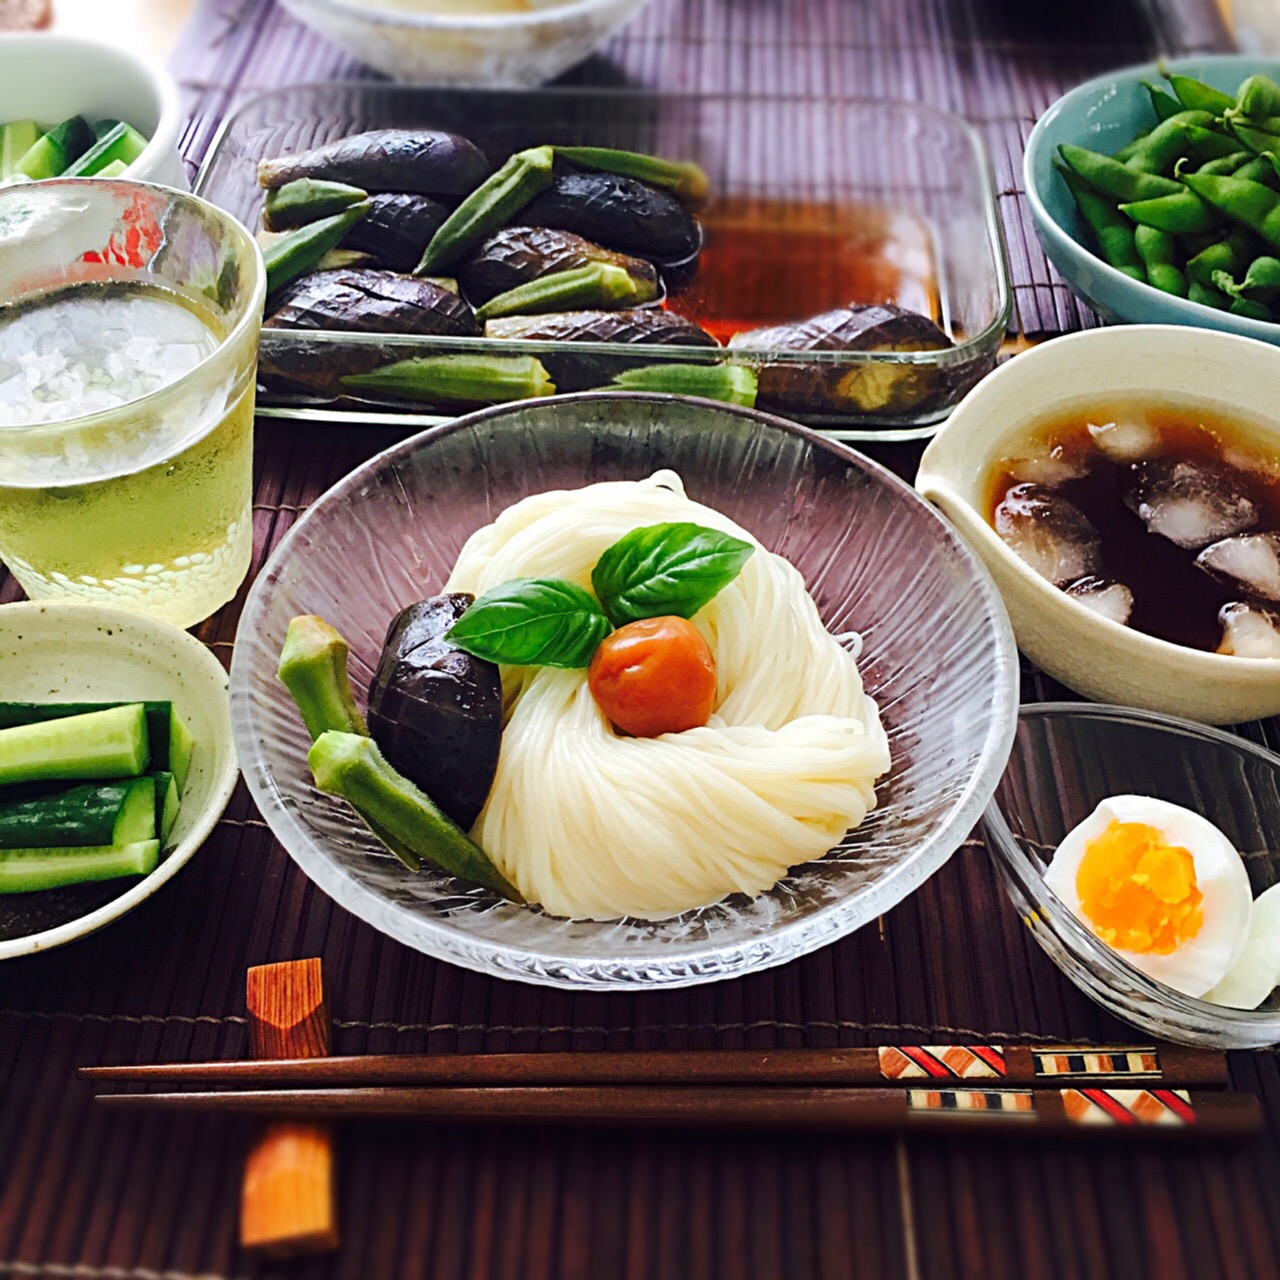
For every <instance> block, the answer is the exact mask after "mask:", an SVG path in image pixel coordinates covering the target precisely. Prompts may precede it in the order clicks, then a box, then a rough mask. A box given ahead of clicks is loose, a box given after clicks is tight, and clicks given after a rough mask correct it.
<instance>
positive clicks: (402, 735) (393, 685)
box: [369, 592, 502, 831]
mask: <svg viewBox="0 0 1280 1280" xmlns="http://www.w3.org/2000/svg"><path fill="white" fill-rule="evenodd" d="M474 598H475V597H474V596H470V595H468V594H466V593H465V592H455V593H454V594H452V595H441V596H432V597H431V598H430V599H429V600H422V601H419V602H418V603H417V604H411V605H410V606H409V607H408V608H407V609H402V610H401V611H400V612H399V613H398V614H397V615H396V616H395V618H393V619H392V622H391V626H390V627H389V628H388V630H387V640H386V644H385V645H384V646H383V649H382V658H381V660H380V661H379V663H378V671H377V674H376V675H375V676H374V678H373V684H372V685H371V686H370V688H369V732H370V734H371V735H372V737H373V740H374V741H375V742H376V743H377V744H378V747H379V749H380V750H381V751H382V754H383V755H384V756H385V757H386V758H387V760H388V762H389V763H390V764H391V766H392V768H394V769H395V770H397V771H398V772H399V773H401V774H403V775H404V776H405V777H406V778H408V779H409V781H410V782H413V783H414V784H415V785H417V786H418V787H420V788H421V789H422V790H423V791H425V792H426V793H427V795H429V796H430V797H431V799H432V800H433V801H435V804H436V806H437V808H439V809H441V810H443V811H444V812H445V813H446V814H448V816H449V817H450V818H452V819H453V820H454V822H456V823H457V824H458V825H459V826H460V827H461V828H462V829H463V830H464V831H469V830H470V829H471V828H472V827H473V826H474V825H475V821H476V818H478V817H479V816H480V810H481V809H483V808H484V802H485V800H486V799H487V798H488V796H489V788H490V787H492V786H493V778H494V774H495V773H496V772H497V769H498V749H499V747H500V746H501V744H502V678H501V676H500V675H499V673H498V668H497V666H496V665H495V664H494V663H492V662H486V661H485V660H484V659H483V658H475V657H472V655H471V654H469V653H463V651H462V650H461V649H455V648H454V646H453V645H451V644H450V643H449V642H448V640H446V639H445V636H446V634H447V633H448V631H449V629H450V628H451V627H452V626H453V624H454V623H455V622H457V620H458V619H459V618H460V617H462V615H463V613H465V612H466V610H467V607H468V606H469V605H470V604H471V603H472V601H473V600H474Z"/></svg>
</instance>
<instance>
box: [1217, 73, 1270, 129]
mask: <svg viewBox="0 0 1280 1280" xmlns="http://www.w3.org/2000/svg"><path fill="white" fill-rule="evenodd" d="M1229 109H1230V110H1233V111H1235V112H1237V113H1239V114H1240V115H1242V116H1245V117H1246V118H1248V119H1250V120H1262V119H1265V118H1266V117H1267V116H1280V84H1276V82H1275V81H1274V80H1272V79H1271V77H1270V76H1264V75H1260V74H1259V75H1252V76H1250V77H1249V78H1248V79H1247V80H1246V81H1245V82H1244V83H1243V84H1242V85H1241V86H1240V88H1239V90H1238V91H1237V93H1236V98H1235V102H1234V103H1232V106H1231V108H1229Z"/></svg>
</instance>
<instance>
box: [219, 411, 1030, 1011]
mask: <svg viewBox="0 0 1280 1280" xmlns="http://www.w3.org/2000/svg"><path fill="white" fill-rule="evenodd" d="M611 401H625V402H633V403H659V404H662V405H665V406H667V407H670V406H672V405H680V404H690V405H693V406H696V407H699V408H713V409H716V410H719V411H721V412H723V413H725V414H727V415H729V416H730V417H737V418H743V419H746V420H748V421H750V422H752V423H755V424H758V425H759V426H761V427H765V428H769V429H772V430H781V431H783V432H784V433H785V434H787V435H791V436H796V437H799V439H801V440H802V441H803V442H805V443H807V444H808V445H809V446H810V447H811V448H812V449H814V450H817V451H821V452H826V453H829V454H833V455H835V456H836V457H837V458H839V459H840V460H841V461H843V462H845V463H846V465H848V466H849V467H850V468H851V469H854V470H858V471H860V472H862V473H863V474H868V475H870V476H871V477H872V478H874V480H875V481H876V482H878V483H879V484H881V485H883V486H886V487H888V488H889V489H891V490H896V491H897V492H898V494H899V496H900V497H905V498H906V500H907V501H908V502H914V503H917V504H919V506H920V508H921V509H922V510H923V511H925V512H927V513H928V515H929V517H930V518H932V519H934V520H936V521H938V523H939V525H940V526H941V528H942V530H943V531H944V532H945V534H946V540H947V542H948V543H949V544H950V545H951V547H952V549H953V551H954V553H955V554H956V556H957V558H958V560H959V561H960V562H961V563H963V564H965V565H966V566H967V567H968V569H969V571H970V573H971V575H972V576H971V579H970V581H971V583H972V584H973V586H974V587H975V588H976V591H977V593H978V595H979V597H980V600H981V603H982V605H983V606H984V608H983V610H982V612H983V613H984V614H985V615H986V617H987V619H988V620H989V623H990V626H991V639H992V646H993V657H992V664H991V665H992V671H991V681H992V691H991V698H990V705H991V706H992V708H993V711H992V715H991V718H990V722H989V724H988V726H987V731H986V734H985V736H984V739H983V742H982V748H981V754H980V756H979V762H978V765H977V767H976V768H974V769H973V770H972V772H971V774H970V776H969V778H968V779H967V781H966V782H965V784H964V788H963V790H962V791H961V792H960V794H959V796H958V797H957V798H956V799H955V800H954V801H953V802H952V804H951V807H950V811H949V813H948V814H947V816H946V817H945V818H944V819H943V820H942V822H941V823H940V824H939V826H938V827H937V829H936V830H934V831H933V832H932V833H931V835H930V836H929V837H928V839H927V840H926V841H925V842H924V843H922V844H920V845H917V846H914V847H913V849H912V850H911V853H910V854H909V855H907V856H905V857H903V858H902V859H900V860H899V861H897V862H896V863H895V864H894V865H893V866H891V867H889V868H887V869H886V870H885V872H884V873H883V875H882V876H881V877H879V878H878V879H877V881H876V886H877V887H878V888H880V889H882V890H883V888H884V887H885V886H892V888H893V889H894V890H900V891H898V892H894V893H891V894H890V895H889V897H888V899H887V900H884V901H882V902H881V905H880V912H878V913H877V914H879V913H882V912H883V911H887V910H889V909H890V907H892V906H895V905H896V904H897V903H898V902H900V901H901V900H902V899H903V898H904V897H906V896H907V894H908V893H909V892H910V891H911V889H913V888H914V887H916V882H917V878H913V877H912V876H911V875H910V874H908V873H909V872H912V871H916V872H917V877H918V881H919V882H920V883H922V882H923V880H924V879H927V878H928V876H930V875H932V874H934V873H935V872H936V871H938V870H939V869H940V868H941V867H942V866H943V865H944V864H945V863H946V861H947V860H948V859H949V858H950V857H951V856H952V854H954V853H955V851H956V850H957V849H958V848H959V847H960V846H961V844H962V843H963V841H964V839H965V837H966V836H967V835H968V833H969V832H970V831H972V830H973V828H974V826H975V825H976V824H977V823H978V821H979V819H980V818H981V816H982V813H983V810H984V808H985V806H986V805H987V803H988V801H989V799H990V797H991V796H992V795H993V794H994V791H995V788H996V786H997V785H998V783H999V780H1000V778H1001V777H1002V776H1003V774H1004V770H1005V767H1006V766H1007V763H1008V758H1009V753H1010V751H1011V749H1012V746H1013V738H1014V734H1015V732H1016V729H1017V709H1018V690H1019V678H1020V671H1019V666H1018V655H1017V647H1016V645H1015V643H1014V639H1013V628H1012V626H1011V624H1010V622H1009V618H1008V614H1007V613H1006V612H1005V608H1004V604H1003V601H1002V600H1001V598H1000V594H999V591H998V590H997V588H996V585H995V582H994V580H993V579H992V578H991V575H990V574H989V573H988V571H987V569H986V566H985V565H983V563H982V561H981V560H980V559H979V558H978V556H977V554H976V553H975V552H974V551H973V550H972V548H970V547H969V545H968V544H967V543H966V542H965V541H964V539H963V538H961V537H960V535H959V534H958V533H957V532H956V531H955V530H954V529H953V528H952V527H951V526H950V525H949V524H947V523H946V521H944V520H943V519H942V517H941V516H940V515H939V514H938V513H937V512H936V511H935V510H934V509H933V508H932V507H931V506H930V505H929V504H928V503H926V502H925V500H924V499H923V498H922V497H920V495H919V494H918V493H916V492H915V490H914V489H912V488H911V486H910V485H908V484H907V483H906V481H904V480H901V479H899V477H897V476H896V475H894V474H893V473H892V472H891V471H889V470H888V469H887V468H885V467H883V466H881V465H880V464H879V463H878V462H875V461H873V460H872V459H870V458H868V457H866V455H864V454H861V453H858V452H857V451H856V450H853V449H850V448H849V447H848V446H847V445H843V444H840V443H839V442H837V441H833V440H830V439H828V438H827V437H825V436H823V435H822V434H820V433H819V432H816V431H813V430H811V429H810V428H808V427H804V426H801V425H800V424H799V423H794V422H789V421H787V420H786V419H784V418H778V417H775V416H773V415H772V414H767V413H762V412H761V411H759V410H756V409H746V408H743V407H741V406H737V405H729V404H725V403H723V402H721V401H717V400H703V399H700V398H698V397H694V396H674V395H659V394H654V393H643V392H624V391H618V392H596V391H586V392H579V393H576V394H573V395H566V396H555V397H548V398H547V399H545V400H542V401H540V402H536V403H538V404H539V405H540V406H543V407H549V406H552V405H554V404H557V403H559V402H578V403H582V402H588V403H593V404H597V405H599V404H607V403H608V402H611ZM533 403H534V402H529V401H517V402H515V403H514V404H504V405H497V406H494V407H492V408H488V409H482V410H479V411H477V412H475V413H471V414H466V415H464V416H462V417H459V418H455V419H453V420H452V421H450V422H447V423H444V424H443V425H441V426H436V427H430V428H428V429H427V430H425V431H421V432H419V433H417V434H416V435H413V436H410V437H408V438H407V439H405V440H402V441H399V442H397V443H396V444H394V445H392V446H390V447H389V448H387V449H384V450H382V451H381V452H379V453H377V454H375V455H374V456H373V457H372V458H370V459H369V460H368V461H366V462H364V463H361V464H360V465H359V466H358V467H356V468H354V469H353V470H352V471H350V472H349V473H348V474H347V475H345V476H343V477H342V478H341V479H340V480H338V481H337V482H336V483H335V484H333V485H332V486H330V488H329V489H327V490H325V492H324V493H323V494H321V495H320V496H319V497H318V498H316V499H315V501H314V502H313V503H312V504H311V505H310V507H309V508H308V509H307V511H306V512H305V513H304V515H303V516H302V518H301V519H300V520H298V522H297V523H296V524H295V525H294V526H293V527H292V528H291V529H290V530H289V532H288V533H287V534H286V535H285V537H284V539H283V540H282V541H281V543H280V545H279V546H278V547H277V548H276V549H275V551H274V552H273V553H272V555H271V557H270V559H269V560H268V561H267V563H266V564H265V565H264V566H263V567H262V570H261V571H260V572H259V574H258V576H257V578H256V579H255V581H254V584H253V587H252V588H251V590H250V592H249V596H248V599H247V600H246V601H245V606H244V611H243V613H242V615H241V618H240V622H239V624H238V626H237V636H238V635H239V632H240V629H241V628H252V627H254V626H256V625H257V624H258V621H259V616H260V615H261V613H262V612H263V611H264V609H265V608H266V602H267V600H268V598H269V596H270V594H271V590H272V588H273V587H274V584H275V581H276V579H277V578H278V577H279V576H280V575H281V573H282V572H283V569H284V567H285V565H286V564H287V563H288V561H289V560H290V559H291V557H292V554H293V547H294V544H295V542H298V541H300V540H301V539H302V538H303V537H304V536H305V533H306V530H307V529H308V528H309V526H310V525H311V524H312V523H313V522H314V521H315V520H316V519H317V518H318V514H317V513H319V512H320V511H321V510H322V508H325V507H327V506H328V505H329V504H331V503H332V502H334V501H337V500H339V499H341V498H343V497H346V496H348V495H349V494H352V493H354V492H356V491H357V490H358V489H359V488H360V487H361V485H363V484H364V483H365V482H366V481H367V480H368V479H369V478H370V477H371V476H372V475H373V474H375V473H376V472H377V471H378V470H379V469H380V468H381V467H383V466H385V465H386V463H388V462H389V461H391V460H392V459H393V458H395V457H397V456H400V455H404V454H408V453H411V452H416V451H418V450H420V449H421V448H422V447H423V446H424V445H428V444H430V443H432V442H434V441H435V440H438V439H443V438H444V437H445V436H447V435H452V434H454V433H456V432H460V431H470V430H473V429H475V428H476V427H478V426H480V425H482V424H484V423H488V422H492V421H493V420H494V419H497V420H499V421H501V420H502V419H503V418H508V417H513V416H515V415H516V414H518V413H520V412H522V411H527V410H528V409H529V408H530V407H531V406H532V404H533ZM247 652H248V646H240V645H238V644H237V645H234V646H233V648H232V661H231V720H232V732H233V735H234V737H235V742H236V750H237V753H238V754H239V757H240V762H241V768H242V769H243V772H244V776H245V781H246V783H247V784H248V787H249V791H250V794H251V795H252V797H253V800H254V802H255V803H256V804H257V806H258V808H259V810H260V811H261V812H262V815H263V817H264V818H265V819H266V821H267V823H268V825H269V826H270V827H271V830H272V834H273V835H274V836H275V837H276V839H277V840H279V841H280V843H281V844H282V845H283V846H284V848H285V849H286V851H287V852H288V853H289V856H290V857H291V858H292V859H293V860H294V861H295V862H296V863H297V865H298V866H299V867H300V868H301V869H302V871H303V872H304V874H305V875H306V876H307V877H308V879H310V880H312V881H313V882H314V883H315V884H316V885H317V886H318V887H319V888H320V889H321V890H323V891H324V892H325V893H326V894H327V895H328V896H330V897H331V898H334V899H335V901H338V900H339V899H338V897H337V894H336V893H335V892H334V891H333V888H331V886H334V885H340V886H341V892H342V893H343V894H344V895H346V897H347V900H348V901H358V902H359V903H360V904H361V906H362V907H364V908H366V909H367V908H369V907H373V908H375V912H376V914H375V916H374V918H378V917H381V919H382V921H383V922H384V923H385V924H386V926H387V927H386V928H384V927H383V924H382V923H380V924H376V925H374V927H375V928H378V929H379V931H380V932H383V933H384V934H386V936H388V937H391V938H394V939H395V940H396V941H398V942H401V943H403V944H404V945H406V946H410V947H412V948H414V949H415V950H419V951H424V952H426V953H427V954H429V955H432V956H434V957H436V958H438V959H443V960H446V961H448V962H450V963H454V964H460V965H463V966H464V967H466V968H469V969H473V970H476V971H478V972H481V973H485V974H489V975H492V976H496V977H501V978H518V979H521V980H524V981H529V982H536V983H540V984H543V985H548V986H555V987H561V988H564V989H568V990H584V989H588V988H594V989H597V990H613V989H620V988H634V987H637V986H648V987H664V988H672V987H682V986H692V985H695V984H699V983H704V982H713V981H719V980H721V979H724V978H731V977H738V976H741V975H743V974H745V973H750V972H755V971H757V970H760V969H765V968H772V967H773V966H775V965H779V964H784V963H786V962H787V961H790V960H794V959H796V958H798V957H800V956H802V955H806V954H808V953H809V952H811V951H814V950H816V949H817V948H818V947H821V946H824V945H826V944H827V943H829V942H833V941H835V940H836V939H837V938H840V937H843V936H845V935H846V934H848V933H850V932H853V930H854V929H855V928H857V927H860V926H856V925H854V926H851V924H850V921H851V920H852V919H853V918H854V917H855V916H856V912H855V911H854V910H852V909H851V906H850V903H851V899H850V898H849V897H844V898H839V899H836V900H835V901H834V902H831V903H828V904H827V905H825V906H824V907H822V908H821V909H819V910H817V911H815V912H814V913H812V914H811V915H808V916H805V917H803V918H801V919H799V920H795V921H793V922H791V923H789V924H785V925H781V926H776V927H773V928H771V929H769V931H768V932H767V933H762V934H760V935H759V936H757V937H756V938H754V939H750V940H748V941H746V942H739V943H733V944H726V943H719V944H712V945H707V944H698V945H697V946H695V947H693V948H691V949H689V950H681V951H679V952H678V953H675V954H673V955H671V956H670V957H663V958H661V959H659V960H656V961H655V960H642V958H640V957H630V958H628V957H620V956H616V955H614V956H609V955H601V956H593V957H592V958H590V959H589V960H588V959H582V958H579V957H575V956H572V955H570V956H566V955H562V954H558V953H556V952H554V951H551V950H542V951H533V950H532V949H531V948H530V947H529V946H527V945H526V946H523V947H515V946H512V945H511V944H508V943H503V942H494V941H490V940H487V939H476V938H474V937H470V936H468V934H467V932H466V930H465V929H458V928H456V927H453V926H450V925H449V924H447V923H442V922H440V921H438V920H433V919H429V918H427V917H424V916H420V915H416V914H414V913H412V912H411V911H410V910H409V909H407V908H405V907H403V906H401V905H400V904H399V903H396V902H391V901H389V900H388V899H386V898H384V897H382V896H381V895H380V894H378V893H377V892H376V891H375V890H373V889H371V888H369V887H368V886H366V885H364V884H363V883H361V882H360V881H359V880H357V879H355V877H354V876H352V875H351V874H350V873H349V872H347V871H346V870H345V869H343V868H342V867H340V866H339V865H338V864H337V863H336V862H334V861H333V860H332V859H331V858H330V857H329V856H328V855H327V854H326V853H325V852H324V851H323V847H322V845H321V844H320V842H319V841H317V840H316V839H315V838H314V837H313V836H312V835H311V834H310V833H309V832H308V831H306V830H305V829H304V827H303V826H302V825H301V823H299V822H298V820H297V819H296V817H295V816H294V815H293V814H292V813H291V812H290V811H289V809H288V808H287V807H286V805H285V804H284V803H283V797H282V795H281V792H280V790H279V788H278V786H277V785H276V782H275V778H274V775H273V773H272V771H271V768H270V765H269V762H268V761H267V760H266V759H264V758H263V753H262V752H261V751H260V750H259V735H258V732H257V729H256V726H255V720H254V711H253V700H252V698H251V697H250V696H249V693H248V690H247V688H246V687H245V686H246V684H247V680H248V673H247V669H246V663H247V662H248V659H247V658H241V656H240V655H241V654H242V653H247ZM922 859H923V860H926V861H927V863H928V865H927V867H926V869H925V870H924V871H923V874H920V872H919V869H920V867H921V862H922ZM904 880H905V881H906V883H907V888H905V889H901V885H902V882H903V881H904ZM858 896H859V897H861V896H862V895H858ZM344 905H345V904H344ZM346 909H347V910H350V911H352V913H353V914H356V915H358V916H360V918H361V919H364V920H366V921H370V922H371V920H370V915H368V914H363V913H362V912H359V911H357V910H356V909H355V908H354V907H351V906H346ZM402 920H403V921H405V922H406V923H407V924H408V926H409V927H407V928H405V929H397V928H396V927H395V926H396V923H397V922H399V921H402ZM766 940H767V942H768V944H769V951H768V952H766V953H764V954H761V953H760V951H759V949H758V948H759V944H760V943H762V942H764V941H766ZM424 942H429V945H424ZM513 953H518V956H513ZM707 966H713V971H711V972H707V971H706V968H707ZM640 968H643V970H644V974H645V976H644V977H643V978H642V979H641V978H638V977H637V976H636V975H637V971H638V970H639V969H640ZM549 969H550V970H554V971H552V972H549V971H548V970H549ZM624 969H625V970H626V971H627V973H628V977H627V978H626V979H625V980H622V979H619V978H618V977H616V976H613V977H610V976H608V975H609V974H610V973H614V974H616V973H617V972H618V971H619V970H624ZM570 975H571V976H570Z"/></svg>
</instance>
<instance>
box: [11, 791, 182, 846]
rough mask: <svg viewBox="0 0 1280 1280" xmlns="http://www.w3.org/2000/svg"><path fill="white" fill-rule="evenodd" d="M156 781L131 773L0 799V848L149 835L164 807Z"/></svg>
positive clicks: (92, 842) (134, 838)
mask: <svg viewBox="0 0 1280 1280" xmlns="http://www.w3.org/2000/svg"><path fill="white" fill-rule="evenodd" d="M165 776H167V777H170V778H172V775H165ZM158 787H159V784H158V783H157V782H156V781H155V780H153V779H151V778H131V779H128V780H126V781H122V782H100V783H94V784H92V785H90V786H84V787H71V788H70V789H68V790H66V791H60V792H58V793H57V794H56V795H51V796H44V797H42V798H40V799H36V800H20V801H17V802H16V803H11V804H0V849H28V848H57V847H59V846H72V847H85V846H89V845H107V844H115V845H123V844H136V843H138V842H139V841H144V840H154V839H156V838H157V832H156V822H157V812H158V811H159V812H160V813H161V814H162V813H163V804H159V803H158V799H159V797H158V795H157V791H158Z"/></svg>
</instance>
